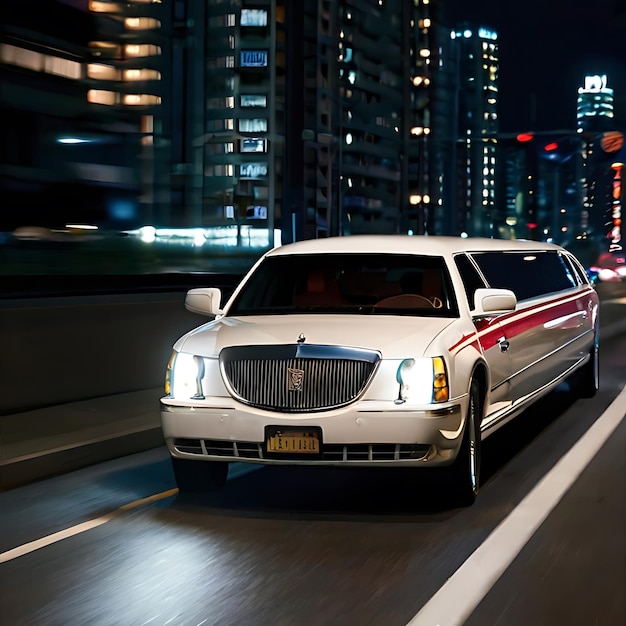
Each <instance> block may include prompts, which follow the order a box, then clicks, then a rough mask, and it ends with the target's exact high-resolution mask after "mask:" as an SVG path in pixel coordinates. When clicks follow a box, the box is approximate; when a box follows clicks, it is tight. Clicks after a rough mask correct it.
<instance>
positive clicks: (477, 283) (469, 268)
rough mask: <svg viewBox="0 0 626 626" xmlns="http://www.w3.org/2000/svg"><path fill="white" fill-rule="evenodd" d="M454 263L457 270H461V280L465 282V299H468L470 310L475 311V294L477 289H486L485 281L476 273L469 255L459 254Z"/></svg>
mask: <svg viewBox="0 0 626 626" xmlns="http://www.w3.org/2000/svg"><path fill="white" fill-rule="evenodd" d="M454 262H455V264H456V267H457V269H458V270H459V274H460V275H461V280H462V281H463V287H464V288H465V297H466V298H467V303H468V304H469V308H470V309H473V308H474V294H475V293H476V290H477V289H480V288H481V287H485V281H484V280H483V279H482V278H481V276H480V274H479V273H478V272H477V271H476V268H475V267H474V264H473V263H472V262H471V261H470V259H469V258H468V257H467V255H465V254H457V255H456V256H455V257H454Z"/></svg>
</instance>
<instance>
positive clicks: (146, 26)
mask: <svg viewBox="0 0 626 626" xmlns="http://www.w3.org/2000/svg"><path fill="white" fill-rule="evenodd" d="M124 26H125V27H126V30H153V29H155V28H161V22H160V21H159V20H157V19H155V18H153V17H127V18H126V19H125V20H124Z"/></svg>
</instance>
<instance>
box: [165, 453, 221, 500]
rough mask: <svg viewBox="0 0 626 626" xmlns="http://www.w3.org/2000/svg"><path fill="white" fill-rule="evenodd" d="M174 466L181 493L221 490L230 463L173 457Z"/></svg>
mask: <svg viewBox="0 0 626 626" xmlns="http://www.w3.org/2000/svg"><path fill="white" fill-rule="evenodd" d="M172 467H173V469H174V477H175V478H176V484H177V485H178V492H179V493H181V494H184V493H211V492H215V491H220V490H221V489H222V487H223V486H224V484H225V483H226V479H227V478H228V463H226V462H221V461H190V460H188V459H178V458H175V457H172Z"/></svg>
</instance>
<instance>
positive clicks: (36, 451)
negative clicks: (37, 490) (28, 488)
mask: <svg viewBox="0 0 626 626" xmlns="http://www.w3.org/2000/svg"><path fill="white" fill-rule="evenodd" d="M162 395H163V389H162V388H161V387H158V388H156V389H145V390H142V391H135V392H130V393H122V394H117V395H114V396H107V397H103V398H95V399H90V400H83V401H80V402H71V403H69V404H62V405H57V406H51V407H46V408H43V409H38V410H35V411H28V412H24V413H17V414H15V415H4V416H0V491H5V490H7V489H12V488H14V487H18V486H20V485H25V484H27V483H31V482H34V481H36V480H40V479H42V478H46V477H49V476H54V475H55V474H62V473H64V472H70V471H73V470H76V469H79V468H81V467H86V466H88V465H93V464H94V463H99V462H102V461H106V460H109V459H113V458H117V457H121V456H125V455H127V454H133V453H135V452H141V451H143V450H148V449H150V448H155V447H157V446H160V445H163V436H162V434H161V423H160V413H159V398H160V397H161V396H162Z"/></svg>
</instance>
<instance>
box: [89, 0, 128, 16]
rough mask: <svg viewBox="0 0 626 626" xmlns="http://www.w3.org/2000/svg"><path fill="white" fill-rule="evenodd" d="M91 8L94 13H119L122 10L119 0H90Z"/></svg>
mask: <svg viewBox="0 0 626 626" xmlns="http://www.w3.org/2000/svg"><path fill="white" fill-rule="evenodd" d="M89 10H90V11H93V12H94V13H119V12H120V11H121V9H120V5H119V4H118V3H117V2H107V1H106V0H89Z"/></svg>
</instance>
